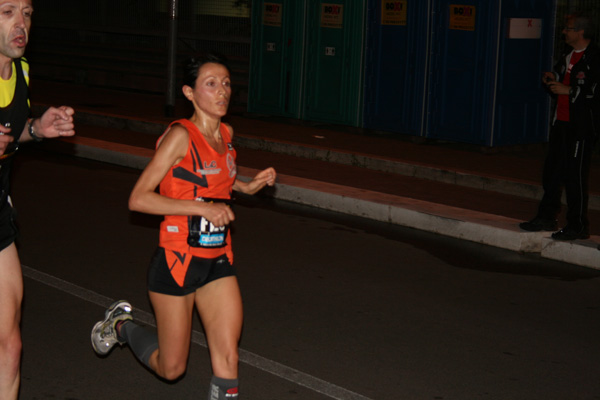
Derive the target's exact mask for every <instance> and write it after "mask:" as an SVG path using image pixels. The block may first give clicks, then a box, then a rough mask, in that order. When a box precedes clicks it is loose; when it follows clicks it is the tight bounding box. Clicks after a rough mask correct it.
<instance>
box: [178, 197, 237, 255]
mask: <svg viewBox="0 0 600 400" xmlns="http://www.w3.org/2000/svg"><path fill="white" fill-rule="evenodd" d="M196 201H205V202H208V203H213V202H215V203H216V202H219V203H226V202H227V201H226V200H223V199H207V198H198V199H196ZM188 230H189V233H188V240H187V241H188V245H190V246H191V247H203V248H210V249H214V248H219V247H224V246H225V245H227V232H228V231H229V227H227V226H215V225H214V224H213V223H212V222H210V221H208V220H207V219H206V218H204V217H201V216H197V215H195V216H190V217H188Z"/></svg>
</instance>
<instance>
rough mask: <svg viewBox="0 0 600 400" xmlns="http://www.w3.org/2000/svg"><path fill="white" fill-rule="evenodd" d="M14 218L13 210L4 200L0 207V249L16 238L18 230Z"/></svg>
mask: <svg viewBox="0 0 600 400" xmlns="http://www.w3.org/2000/svg"><path fill="white" fill-rule="evenodd" d="M15 219H16V213H15V210H14V209H13V208H12V206H11V205H10V204H9V203H8V202H5V203H4V204H3V205H2V206H1V208H0V251H2V250H4V249H5V248H7V247H8V246H9V245H10V244H11V243H13V242H14V241H15V240H16V239H17V236H18V234H19V230H18V229H17V225H16V223H15Z"/></svg>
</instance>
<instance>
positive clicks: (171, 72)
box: [165, 0, 178, 117]
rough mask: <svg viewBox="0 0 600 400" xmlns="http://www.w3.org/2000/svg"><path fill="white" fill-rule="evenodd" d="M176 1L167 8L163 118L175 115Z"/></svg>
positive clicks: (172, 0)
mask: <svg viewBox="0 0 600 400" xmlns="http://www.w3.org/2000/svg"><path fill="white" fill-rule="evenodd" d="M177 3H178V0H171V4H170V7H169V35H168V38H167V40H168V46H167V48H168V57H169V59H168V61H167V102H166V105H165V116H166V117H173V116H174V115H175V75H176V71H175V66H176V64H177V6H178V4H177Z"/></svg>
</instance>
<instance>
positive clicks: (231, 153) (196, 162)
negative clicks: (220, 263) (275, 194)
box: [158, 119, 237, 263]
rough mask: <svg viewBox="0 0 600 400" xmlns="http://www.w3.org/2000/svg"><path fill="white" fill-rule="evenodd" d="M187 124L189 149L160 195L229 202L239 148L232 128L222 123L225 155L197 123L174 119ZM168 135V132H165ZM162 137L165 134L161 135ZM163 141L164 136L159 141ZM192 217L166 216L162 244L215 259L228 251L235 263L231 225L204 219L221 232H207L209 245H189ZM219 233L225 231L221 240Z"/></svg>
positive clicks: (221, 130)
mask: <svg viewBox="0 0 600 400" xmlns="http://www.w3.org/2000/svg"><path fill="white" fill-rule="evenodd" d="M175 124H180V125H183V126H184V127H185V128H186V129H187V131H188V133H189V142H188V150H187V153H186V155H185V157H184V158H183V160H181V161H180V162H179V163H178V164H176V165H173V166H172V167H171V169H170V170H169V172H168V173H167V175H166V176H165V177H164V178H163V180H162V181H161V183H160V185H159V189H160V194H161V195H163V196H167V197H170V198H174V199H184V200H197V201H229V200H230V199H231V192H232V187H233V184H234V182H235V179H236V174H237V169H236V164H235V158H236V151H235V149H234V147H233V143H232V141H231V136H230V134H229V129H228V128H227V126H226V125H225V124H221V127H220V133H221V138H222V139H223V142H224V143H225V152H224V153H223V154H220V153H218V152H217V151H216V150H214V149H213V148H212V147H211V146H210V145H209V144H208V143H207V142H206V140H205V138H204V136H203V135H202V133H201V132H200V130H199V129H198V127H196V125H195V124H194V123H193V122H191V121H189V120H187V119H180V120H177V121H174V122H172V123H171V124H170V125H169V128H170V127H171V126H173V125H175ZM163 136H164V134H163ZM161 138H162V136H161ZM158 143H160V139H159V141H158ZM191 221H192V217H188V216H183V215H166V216H165V219H164V220H163V222H162V223H161V225H160V240H159V245H160V246H162V247H164V248H165V249H168V250H173V251H176V252H180V253H189V254H191V255H193V256H196V257H203V258H215V257H219V256H221V255H223V254H226V255H227V256H228V258H229V261H230V262H231V263H233V253H232V249H231V233H230V232H229V229H227V227H214V226H212V224H210V223H208V221H206V220H203V223H201V225H206V226H210V231H213V232H215V231H216V232H217V235H212V236H210V235H207V238H208V239H206V240H205V241H204V242H205V245H204V244H203V245H201V246H200V247H192V246H190V245H189V244H188V235H189V226H190V224H191ZM219 232H223V234H222V238H221V242H222V243H216V242H215V240H219V234H218V233H219Z"/></svg>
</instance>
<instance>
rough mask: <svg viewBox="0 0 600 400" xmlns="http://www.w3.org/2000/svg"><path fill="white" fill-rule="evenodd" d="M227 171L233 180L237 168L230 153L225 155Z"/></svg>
mask: <svg viewBox="0 0 600 400" xmlns="http://www.w3.org/2000/svg"><path fill="white" fill-rule="evenodd" d="M227 169H228V170H229V177H230V178H233V177H235V176H236V175H237V167H236V165H235V160H234V159H233V156H232V155H231V154H230V153H227Z"/></svg>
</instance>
